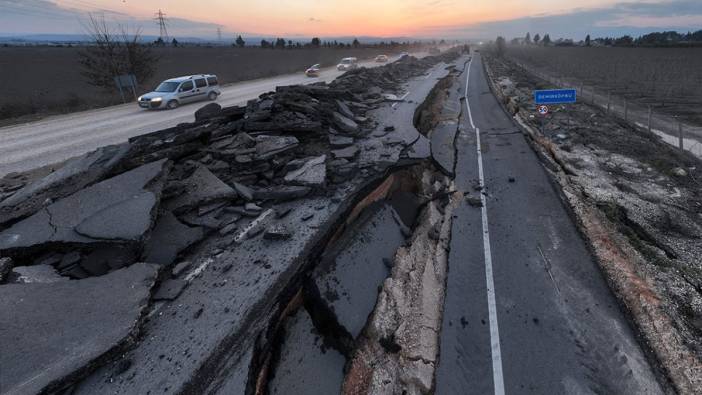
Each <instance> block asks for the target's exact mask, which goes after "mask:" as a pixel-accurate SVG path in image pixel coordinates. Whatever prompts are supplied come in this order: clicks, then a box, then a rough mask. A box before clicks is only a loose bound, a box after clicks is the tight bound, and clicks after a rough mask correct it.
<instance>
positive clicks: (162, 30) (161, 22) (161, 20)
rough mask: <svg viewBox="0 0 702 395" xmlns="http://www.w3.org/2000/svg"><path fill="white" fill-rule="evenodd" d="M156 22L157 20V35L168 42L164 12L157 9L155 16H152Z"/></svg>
mask: <svg viewBox="0 0 702 395" xmlns="http://www.w3.org/2000/svg"><path fill="white" fill-rule="evenodd" d="M154 20H156V22H158V27H159V35H160V37H161V40H162V41H163V42H164V43H168V29H167V28H166V14H164V13H163V12H161V10H160V9H159V10H158V12H157V13H156V18H154Z"/></svg>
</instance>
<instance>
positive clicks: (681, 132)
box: [678, 120, 685, 151]
mask: <svg viewBox="0 0 702 395" xmlns="http://www.w3.org/2000/svg"><path fill="white" fill-rule="evenodd" d="M678 146H679V148H680V151H685V147H684V145H683V127H682V122H680V120H678Z"/></svg>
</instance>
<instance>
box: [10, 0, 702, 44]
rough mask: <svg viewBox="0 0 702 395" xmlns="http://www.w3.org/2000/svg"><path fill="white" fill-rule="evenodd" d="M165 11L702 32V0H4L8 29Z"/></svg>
mask: <svg viewBox="0 0 702 395" xmlns="http://www.w3.org/2000/svg"><path fill="white" fill-rule="evenodd" d="M159 8H160V9H162V10H163V11H164V12H165V13H166V14H167V18H168V19H169V27H170V29H171V31H172V32H173V34H174V35H191V36H200V37H214V36H215V35H216V31H217V28H218V27H219V28H220V29H221V30H222V34H223V35H225V36H227V37H229V36H231V35H234V34H239V33H241V34H245V35H246V34H248V35H263V36H283V37H289V38H294V37H309V36H322V37H324V36H327V37H331V36H385V37H392V36H408V37H447V38H482V37H493V36H494V35H495V34H503V35H506V36H508V37H509V36H515V35H521V34H523V32H525V31H526V30H533V31H535V32H538V31H548V32H550V33H551V34H552V35H553V36H575V37H577V36H579V35H581V34H585V33H590V32H592V33H593V34H595V35H597V34H617V32H623V33H630V34H640V33H641V32H644V31H647V30H661V29H674V30H681V31H687V30H697V29H702V0H647V1H631V0H624V1H612V0H569V1H563V0H528V1H525V0H352V1H349V0H255V1H251V0H233V1H232V0H197V1H195V0H149V1H143V0H140V1H137V0H0V34H17V33H25V34H26V33H83V32H84V28H83V27H82V26H81V22H80V21H81V20H84V19H85V18H86V15H87V13H88V12H92V13H95V12H101V13H103V14H104V15H105V17H106V18H107V19H109V20H114V21H118V22H120V23H127V24H129V25H131V26H135V27H136V26H139V27H142V28H143V30H144V33H145V34H155V33H157V32H158V30H157V25H156V24H155V22H154V21H152V20H151V18H153V16H154V13H155V12H156V11H157V10H158V9H159Z"/></svg>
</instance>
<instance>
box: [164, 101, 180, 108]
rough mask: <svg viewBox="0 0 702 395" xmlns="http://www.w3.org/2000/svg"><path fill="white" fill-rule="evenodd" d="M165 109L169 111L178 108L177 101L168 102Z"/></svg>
mask: <svg viewBox="0 0 702 395" xmlns="http://www.w3.org/2000/svg"><path fill="white" fill-rule="evenodd" d="M166 108H168V109H169V110H173V109H176V108H178V100H171V101H169V102H168V104H166Z"/></svg>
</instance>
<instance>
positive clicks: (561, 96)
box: [534, 89, 577, 135]
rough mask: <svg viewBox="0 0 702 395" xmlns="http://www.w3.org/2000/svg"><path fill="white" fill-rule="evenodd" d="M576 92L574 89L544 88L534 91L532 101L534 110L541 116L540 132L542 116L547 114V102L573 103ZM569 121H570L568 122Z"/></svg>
mask: <svg viewBox="0 0 702 395" xmlns="http://www.w3.org/2000/svg"><path fill="white" fill-rule="evenodd" d="M576 98H577V92H576V90H575V89H544V90H536V91H534V103H536V105H537V107H536V111H537V112H538V113H539V115H540V116H541V134H543V135H545V133H544V118H546V117H547V116H548V114H549V112H550V111H549V109H548V106H547V104H571V103H575V101H576ZM569 123H570V122H569Z"/></svg>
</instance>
